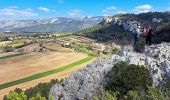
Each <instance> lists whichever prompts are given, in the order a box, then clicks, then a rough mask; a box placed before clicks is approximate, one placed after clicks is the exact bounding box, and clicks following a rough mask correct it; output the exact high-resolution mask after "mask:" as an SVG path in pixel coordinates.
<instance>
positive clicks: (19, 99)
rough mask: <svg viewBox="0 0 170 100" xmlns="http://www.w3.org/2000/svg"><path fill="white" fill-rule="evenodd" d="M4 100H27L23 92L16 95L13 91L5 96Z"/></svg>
mask: <svg viewBox="0 0 170 100" xmlns="http://www.w3.org/2000/svg"><path fill="white" fill-rule="evenodd" d="M4 100H27V96H26V95H25V94H24V92H21V93H17V92H15V91H13V92H11V93H10V94H9V95H7V96H5V98H4Z"/></svg>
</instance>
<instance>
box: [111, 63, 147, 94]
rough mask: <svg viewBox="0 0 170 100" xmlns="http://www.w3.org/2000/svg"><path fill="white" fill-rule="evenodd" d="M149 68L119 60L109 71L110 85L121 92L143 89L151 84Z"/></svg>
mask: <svg viewBox="0 0 170 100" xmlns="http://www.w3.org/2000/svg"><path fill="white" fill-rule="evenodd" d="M149 76H150V73H149V70H148V69H146V68H145V67H144V66H139V65H133V64H132V65H127V64H126V63H125V62H119V63H117V64H115V65H114V67H113V68H112V70H111V71H110V72H109V73H108V77H110V81H109V86H108V87H111V88H114V89H115V90H116V91H118V92H119V93H120V94H126V93H127V92H128V91H130V90H142V89H146V88H147V86H149V83H150V82H149Z"/></svg>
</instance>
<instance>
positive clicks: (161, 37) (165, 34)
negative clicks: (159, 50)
mask: <svg viewBox="0 0 170 100" xmlns="http://www.w3.org/2000/svg"><path fill="white" fill-rule="evenodd" d="M153 42H154V43H161V42H170V22H169V23H166V24H163V25H161V26H159V27H158V29H157V31H156V33H155V34H154V37H153Z"/></svg>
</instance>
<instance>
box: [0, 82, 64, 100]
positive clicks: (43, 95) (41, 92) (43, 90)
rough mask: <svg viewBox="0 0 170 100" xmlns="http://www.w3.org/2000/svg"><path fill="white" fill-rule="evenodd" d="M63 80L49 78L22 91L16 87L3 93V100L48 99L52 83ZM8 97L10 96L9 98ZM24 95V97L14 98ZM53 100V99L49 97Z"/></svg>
mask: <svg viewBox="0 0 170 100" xmlns="http://www.w3.org/2000/svg"><path fill="white" fill-rule="evenodd" d="M62 81H63V80H60V81H59V80H57V79H56V80H54V79H53V80H51V81H50V82H48V83H39V84H38V85H36V86H35V87H31V88H28V89H26V90H25V91H23V90H22V89H19V88H16V89H15V90H14V91H12V92H10V93H9V94H8V95H5V96H4V98H3V100H48V96H49V92H50V88H51V87H52V86H53V85H54V84H61V82H62ZM9 97H10V98H9ZM21 97H24V98H25V97H26V99H15V98H21ZM50 100H53V99H50Z"/></svg>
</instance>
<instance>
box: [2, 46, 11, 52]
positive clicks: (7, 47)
mask: <svg viewBox="0 0 170 100" xmlns="http://www.w3.org/2000/svg"><path fill="white" fill-rule="evenodd" d="M0 49H1V50H2V51H4V52H11V51H13V50H14V48H13V47H12V46H3V47H0Z"/></svg>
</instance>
